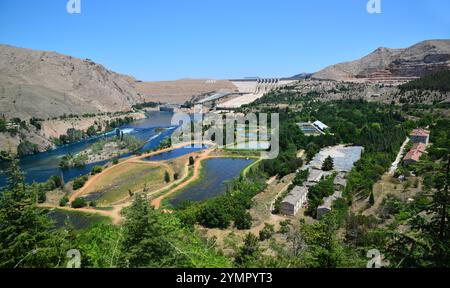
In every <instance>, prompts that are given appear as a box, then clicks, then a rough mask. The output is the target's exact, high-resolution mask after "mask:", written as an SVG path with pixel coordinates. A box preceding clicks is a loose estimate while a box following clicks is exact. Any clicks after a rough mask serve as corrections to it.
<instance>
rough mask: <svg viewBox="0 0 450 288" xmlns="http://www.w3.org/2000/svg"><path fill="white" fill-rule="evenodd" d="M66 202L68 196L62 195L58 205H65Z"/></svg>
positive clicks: (67, 201)
mask: <svg viewBox="0 0 450 288" xmlns="http://www.w3.org/2000/svg"><path fill="white" fill-rule="evenodd" d="M68 203H69V197H67V196H64V197H63V198H61V200H60V201H59V206H60V207H66V206H67V204H68Z"/></svg>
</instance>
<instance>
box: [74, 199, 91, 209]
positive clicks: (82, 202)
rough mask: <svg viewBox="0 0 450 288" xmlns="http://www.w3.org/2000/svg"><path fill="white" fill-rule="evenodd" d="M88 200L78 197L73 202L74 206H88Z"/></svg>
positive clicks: (77, 207) (76, 207)
mask: <svg viewBox="0 0 450 288" xmlns="http://www.w3.org/2000/svg"><path fill="white" fill-rule="evenodd" d="M87 204H88V203H87V202H86V200H85V199H84V198H77V199H75V201H73V202H72V208H75V209H79V208H84V207H86V206H87Z"/></svg>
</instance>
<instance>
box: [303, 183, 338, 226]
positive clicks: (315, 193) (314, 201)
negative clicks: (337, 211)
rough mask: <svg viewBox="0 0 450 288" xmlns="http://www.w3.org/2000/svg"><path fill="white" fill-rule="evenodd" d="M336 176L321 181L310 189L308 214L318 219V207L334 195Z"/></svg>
mask: <svg viewBox="0 0 450 288" xmlns="http://www.w3.org/2000/svg"><path fill="white" fill-rule="evenodd" d="M335 178H336V174H333V175H331V176H329V177H328V178H326V179H323V180H322V181H320V182H319V183H318V184H317V185H315V186H313V187H311V188H309V193H308V213H309V214H310V215H311V216H312V217H314V218H316V216H317V207H319V206H320V205H322V204H323V198H325V197H329V196H331V195H333V193H334V184H333V183H334V179H335Z"/></svg>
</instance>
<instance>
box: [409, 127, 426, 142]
mask: <svg viewBox="0 0 450 288" xmlns="http://www.w3.org/2000/svg"><path fill="white" fill-rule="evenodd" d="M409 136H410V138H411V141H412V142H413V143H423V144H426V145H428V142H429V141H430V131H427V130H425V129H415V130H414V131H412V132H411V134H410V135H409Z"/></svg>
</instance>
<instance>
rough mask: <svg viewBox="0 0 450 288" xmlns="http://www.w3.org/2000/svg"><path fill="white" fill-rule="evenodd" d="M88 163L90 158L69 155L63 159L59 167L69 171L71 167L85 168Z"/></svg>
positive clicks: (80, 155) (83, 155)
mask: <svg viewBox="0 0 450 288" xmlns="http://www.w3.org/2000/svg"><path fill="white" fill-rule="evenodd" d="M87 161H88V156H87V155H85V154H77V155H73V154H68V155H65V156H63V157H62V158H61V161H60V162H59V167H61V168H63V169H67V168H70V167H84V166H86V163H87Z"/></svg>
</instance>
